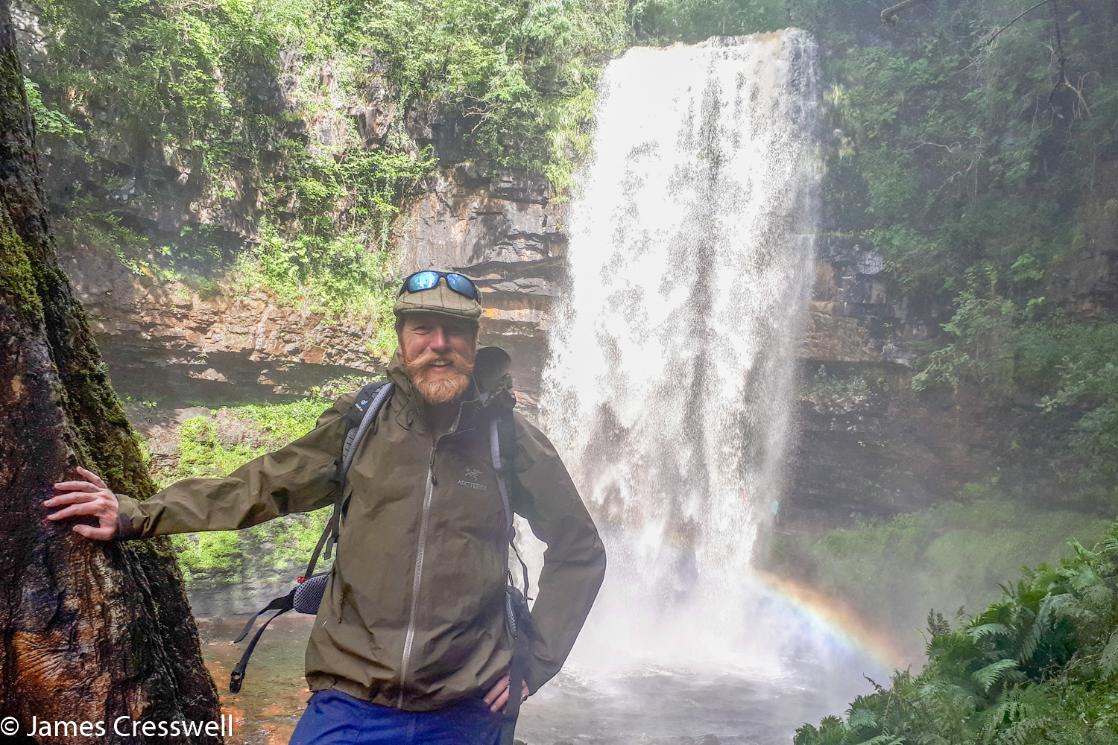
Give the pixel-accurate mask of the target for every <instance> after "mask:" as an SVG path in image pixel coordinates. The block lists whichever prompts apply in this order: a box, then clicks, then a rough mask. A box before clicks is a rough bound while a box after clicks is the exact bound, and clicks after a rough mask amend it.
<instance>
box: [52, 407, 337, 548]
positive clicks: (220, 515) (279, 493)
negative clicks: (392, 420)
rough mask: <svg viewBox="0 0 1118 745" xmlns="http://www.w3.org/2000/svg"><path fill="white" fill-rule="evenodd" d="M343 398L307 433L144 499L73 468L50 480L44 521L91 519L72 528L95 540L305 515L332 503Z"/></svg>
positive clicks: (240, 525)
mask: <svg viewBox="0 0 1118 745" xmlns="http://www.w3.org/2000/svg"><path fill="white" fill-rule="evenodd" d="M352 398H353V397H352V396H347V397H343V398H342V399H341V400H339V401H338V402H337V403H336V404H334V406H333V407H332V408H330V409H328V410H327V411H326V412H325V413H324V414H323V415H322V416H320V417H319V419H318V424H317V426H316V427H315V429H313V430H312V431H311V432H309V433H308V434H306V435H304V436H303V437H300V438H299V439H298V440H295V441H294V442H292V443H291V444H290V445H287V446H286V447H283V448H280V449H279V450H276V451H274V452H271V453H266V454H264V455H262V456H260V457H259V458H256V459H255V460H252V461H249V462H248V463H246V464H245V465H243V466H241V467H240V468H238V469H237V470H235V471H233V473H231V474H229V475H228V476H227V477H225V478H208V479H207V478H195V479H183V480H182V481H178V482H176V483H174V484H172V485H171V486H169V487H167V488H166V489H163V490H162V491H160V492H158V493H156V494H154V495H153V496H152V497H151V498H150V499H147V500H144V501H140V500H138V499H133V498H132V497H129V496H125V495H123V494H113V492H112V491H111V490H110V489H109V488H108V487H107V486H106V485H105V483H104V482H103V481H102V480H101V479H100V478H99V477H98V476H97V475H96V474H94V473H92V472H90V471H88V470H86V469H84V468H79V469H78V471H77V476H79V477H80V478H77V479H75V480H73V481H64V482H60V483H58V484H55V485H54V486H55V495H54V496H53V497H51V498H50V499H48V500H46V501H45V502H44V503H43V505H44V506H45V507H46V508H48V509H50V510H53V511H52V512H51V513H50V514H48V516H47V518H48V519H50V520H66V519H72V518H90V517H92V518H95V519H96V520H97V521H98V524H97V526H92V525H83V524H77V525H74V527H73V529H74V532H75V533H79V534H80V535H83V536H85V537H87V538H92V539H95V540H111V539H113V538H116V539H120V540H125V539H130V538H151V537H153V536H157V535H168V534H171V533H191V532H195V531H202V530H237V529H240V528H247V527H250V526H252V525H257V524H259V523H262V522H264V521H266V520H271V519H272V518H275V517H279V516H280V515H286V514H288V513H290V512H308V511H310V510H313V509H317V508H319V507H323V506H325V505H327V504H329V503H330V500H331V498H332V497H333V493H334V481H333V479H334V476H335V459H336V458H337V457H338V454H339V453H340V452H341V447H342V439H343V438H344V436H345V418H344V416H343V412H344V411H345V410H346V408H347V407H348V405H349V404H350V403H351V402H352Z"/></svg>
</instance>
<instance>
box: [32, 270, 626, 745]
mask: <svg viewBox="0 0 1118 745" xmlns="http://www.w3.org/2000/svg"><path fill="white" fill-rule="evenodd" d="M393 310H394V312H395V314H396V319H397V320H396V332H397V340H398V342H399V349H398V350H397V353H396V355H395V357H394V358H393V361H392V364H391V366H390V368H389V371H388V376H389V379H390V380H391V381H392V383H394V384H395V389H394V391H393V393H392V396H391V398H390V399H389V400H388V402H387V403H386V404H385V406H384V408H383V409H382V410H381V412H380V414H379V416H378V417H377V421H376V423H375V429H373V430H372V431H371V434H370V435H369V436H368V437H366V438H365V439H364V440H363V441H362V442H361V444H360V445H359V446H358V449H357V451H356V453H355V457H354V460H353V465H352V466H351V468H350V470H349V473H348V478H347V481H346V490H347V492H348V496H349V502H348V506H347V509H346V512H345V518H344V520H343V521H342V525H341V533H340V539H339V543H338V553H337V557H336V559H335V562H334V568H333V571H332V574H331V577H330V582H329V585H328V586H327V588H326V594H325V596H324V598H323V600H322V604H321V606H320V608H319V611H318V616H317V617H316V619H315V624H314V630H313V631H312V632H311V638H310V643H309V646H308V648H307V655H306V674H307V682H308V683H309V685H310V688H311V690H312V691H313V692H314V694H313V695H312V697H311V699H310V701H309V703H308V706H307V710H306V712H304V714H303V717H302V718H301V719H300V722H299V725H298V727H297V728H296V730H295V734H294V735H293V737H292V743H297V744H298V745H309V744H310V743H314V745H331V744H333V743H339V744H340V743H343V742H344V743H347V745H348V744H349V743H362V744H365V743H367V744H370V745H371V744H373V743H403V742H417V743H420V742H422V743H445V744H446V745H467V744H473V743H478V744H480V743H486V744H487V745H489V744H491V743H494V742H496V740H497V737H498V735H499V730H500V725H501V716H500V712H502V711H503V710H504V707H505V704H506V703H507V701H508V697H509V691H508V675H507V672H508V669H509V664H510V659H511V650H510V640H509V638H508V634H507V633H506V631H505V627H504V607H505V606H504V596H505V573H506V568H507V549H508V536H507V533H506V528H505V516H504V508H503V505H502V501H501V497H500V495H499V492H498V486H497V478H496V474H495V472H494V469H493V466H492V461H491V456H490V441H489V436H488V432H489V427H488V426H487V425H488V421H489V420H488V418H487V417H490V416H493V415H494V412H493V411H492V410H491V407H490V406H487V404H488V403H489V402H490V401H493V400H494V398H493V397H490V396H486V395H482V394H483V393H486V391H482V390H480V389H479V383H478V381H477V380H476V379H475V377H474V376H473V367H474V361H475V358H476V353H477V332H478V319H479V317H480V316H481V312H482V308H481V303H480V296H479V293H478V291H477V288H476V287H475V286H474V284H473V283H472V282H471V281H470V280H469V279H467V278H466V277H465V276H463V275H461V274H455V273H448V272H436V271H424V272H417V273H415V274H413V275H411V276H410V277H408V278H407V279H406V280H405V281H404V284H403V287H401V289H400V293H399V296H398V297H397V300H396V303H395V306H394V309H393ZM483 384H484V383H483ZM355 396H356V394H350V395H348V396H344V397H342V398H341V399H340V400H339V401H338V402H337V403H335V404H334V406H333V408H331V409H330V410H328V411H327V412H326V413H324V414H323V415H322V416H321V417H320V418H319V420H318V424H317V426H316V428H315V429H314V430H313V431H312V432H310V433H309V434H307V435H306V436H304V437H302V438H300V439H298V440H296V441H295V442H293V443H291V444H290V445H288V446H287V447H284V448H282V449H280V450H278V451H276V452H274V453H269V454H267V455H263V456H261V457H259V458H257V459H256V460H254V461H252V462H250V463H247V464H245V465H244V466H241V467H240V468H238V469H237V470H236V471H234V472H233V473H232V474H230V475H229V476H228V477H227V478H222V479H185V480H183V481H180V482H178V483H176V484H174V485H172V486H171V487H169V488H167V489H164V490H163V491H161V492H159V493H158V494H156V495H154V496H153V497H152V498H151V499H149V500H147V501H144V502H140V501H137V500H135V499H132V498H130V497H127V496H124V495H114V494H113V493H112V491H111V490H110V489H109V488H108V487H107V486H106V485H105V484H104V482H103V481H101V479H100V478H98V477H97V476H96V475H95V474H93V473H92V472H90V471H87V470H85V469H78V473H79V475H80V477H81V478H80V479H76V480H74V481H66V482H62V483H59V484H55V491H56V495H55V496H53V497H52V498H50V499H48V500H47V501H46V502H45V503H44V504H45V506H46V507H48V508H50V509H52V510H55V511H54V512H52V513H50V514H49V518H50V519H51V520H66V519H71V518H84V519H85V520H86V522H88V519H89V518H91V517H92V518H96V521H97V525H96V526H94V525H90V524H85V523H79V524H75V525H74V526H73V530H74V531H75V532H77V533H79V534H81V535H83V536H86V537H88V538H92V539H96V540H110V539H113V538H118V539H129V538H148V537H151V536H157V535H165V534H169V533H181V532H190V531H198V530H227V529H239V528H247V527H249V526H252V525H256V524H258V523H261V522H263V521H265V520H270V519H272V518H274V517H278V516H280V515H285V514H288V513H290V512H305V511H308V510H314V509H317V508H319V507H323V506H325V505H327V504H330V503H331V502H332V501H333V499H334V480H333V479H334V476H335V460H336V459H337V458H338V457H339V454H340V452H341V449H342V440H343V437H344V431H345V422H344V415H345V413H346V412H347V411H348V410H349V409H350V407H351V406H352V405H353V402H354V401H355ZM515 431H516V442H515V458H514V469H515V474H514V475H513V477H512V478H510V482H511V484H510V486H511V491H512V492H513V493H512V494H511V495H510V499H511V500H512V503H513V508H514V510H515V512H517V513H518V514H520V515H522V516H524V517H525V518H526V519H527V520H528V523H529V524H530V525H531V527H532V531H533V532H534V533H535V534H536V535H537V536H538V537H539V538H540V539H542V540H543V541H544V542H546V543H547V545H548V548H547V552H546V553H545V555H544V566H543V571H542V573H541V575H540V579H539V587H538V592H537V595H538V596H537V598H536V602H535V605H534V607H533V610H532V619H533V627H534V632H533V635H532V642H531V654H530V655H529V658H528V659H527V661H526V672H525V676H524V677H525V684H524V687H523V690H522V691H521V692H520V695H521V697H522V698H523V697H525V696H527V695H529V694H530V693H534V692H535V691H536V690H537V689H538V688H539V687H540V686H541V685H543V683H544V682H546V681H547V680H548V679H550V678H551V677H552V676H553V675H555V673H556V672H558V670H559V668H560V667H561V666H562V664H563V661H564V660H565V659H566V657H567V654H568V652H570V649H571V647H572V646H573V644H574V641H575V637H576V636H577V634H578V632H579V630H580V629H581V627H582V623H583V621H584V620H585V618H586V614H587V613H588V612H589V610H590V606H591V604H592V603H593V601H594V597H595V596H596V594H597V591H598V588H599V586H600V584H601V581H602V577H603V574H604V572H605V553H604V550H603V548H602V544H601V541H600V540H599V538H598V533H597V531H596V530H595V527H594V524H593V522H592V521H591V519H590V516H589V514H588V513H587V511H586V508H585V507H584V506H583V504H582V501H581V499H580V498H579V496H578V493H577V491H576V490H575V487H574V484H573V483H572V481H571V478H570V476H569V475H568V473H567V471H566V469H565V468H564V466H563V464H562V462H561V461H560V459H559V457H558V455H557V454H556V452H555V450H554V448H553V447H552V445H551V443H550V442H548V440H547V438H546V437H544V435H543V434H542V433H540V431H539V430H538V429H536V428H535V427H533V426H532V425H531V424H529V423H528V422H526V421H525V420H524V419H523V418H522V417H520V416H519V415H515Z"/></svg>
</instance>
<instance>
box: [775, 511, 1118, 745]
mask: <svg viewBox="0 0 1118 745" xmlns="http://www.w3.org/2000/svg"><path fill="white" fill-rule="evenodd" d="M1071 551H1072V556H1071V557H1069V558H1067V559H1064V560H1062V561H1061V562H1059V563H1058V564H1057V565H1055V566H1045V565H1042V566H1041V567H1039V568H1038V569H1035V570H1029V571H1026V573H1025V576H1024V577H1023V578H1022V579H1021V580H1019V581H1018V582H1017V583H1015V584H1013V585H1012V586H1008V587H1005V588H1003V594H1002V597H1001V599H1000V600H998V601H997V602H995V603H993V604H992V605H990V606H988V607H987V608H986V609H985V610H983V611H982V612H981V613H979V614H978V615H975V616H973V617H971V618H969V619H966V620H963V621H962V622H961V623H960V624H959V625H958V626H957V627H956V628H954V629H953V628H951V626H950V625H949V624H947V623H946V622H944V621H943V619H942V617H941V616H938V615H936V614H932V615H931V616H930V617H929V628H928V634H929V638H928V645H927V652H928V663H927V666H926V667H925V668H924V670H923V671H922V672H921V673H920V674H919V675H912V674H911V673H909V672H898V673H895V674H894V676H893V680H892V687H891V688H890V689H885V688H883V687H880V686H879V687H877V690H876V691H875V692H874V693H871V694H870V695H868V696H861V697H859V698H858V699H856V700H855V701H854V702H853V703H852V704H851V706H850V709H849V710H848V712H847V717H846V719H845V720H843V719H840V718H838V717H828V718H826V719H824V720H823V721H822V722H821V723H820V725H819V726H818V727H816V726H814V725H810V724H805V725H804V726H802V727H801V728H800V729H799V730H797V732H796V736H795V738H794V743H795V745H855V744H856V743H857V744H860V745H865V743H870V742H872V743H906V744H907V743H914V744H921V745H922V744H924V743H928V744H929V745H930V744H932V743H934V744H935V745H991V744H994V743H997V744H1006V745H1009V744H1014V745H1034V744H1035V745H1040V744H1041V743H1058V744H1060V745H1072V743H1077V744H1087V745H1103V744H1104V743H1113V742H1115V740H1116V738H1118V685H1116V683H1115V681H1114V678H1113V672H1114V668H1113V666H1114V664H1115V663H1114V660H1113V657H1114V655H1115V653H1114V652H1113V650H1112V647H1114V646H1115V645H1114V639H1115V638H1118V594H1116V593H1115V590H1114V588H1115V586H1116V585H1118V523H1116V524H1113V525H1111V526H1110V528H1109V531H1108V532H1107V533H1106V535H1105V536H1104V538H1103V540H1102V541H1101V542H1100V543H1099V544H1098V545H1097V546H1096V547H1095V548H1094V549H1090V550H1089V549H1086V548H1084V547H1083V546H1082V545H1080V544H1078V543H1075V542H1072V544H1071Z"/></svg>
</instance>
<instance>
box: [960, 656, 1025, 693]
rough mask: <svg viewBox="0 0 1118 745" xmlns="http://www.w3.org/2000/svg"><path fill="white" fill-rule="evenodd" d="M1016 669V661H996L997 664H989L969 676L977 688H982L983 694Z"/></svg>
mask: <svg viewBox="0 0 1118 745" xmlns="http://www.w3.org/2000/svg"><path fill="white" fill-rule="evenodd" d="M1016 669H1017V660H1010V659H1006V660H998V661H997V662H993V663H990V664H989V665H987V666H986V667H984V668H982V669H980V670H976V671H975V672H974V674H973V675H972V676H971V677H972V678H973V679H974V681H975V682H976V683H978V685H979V687H981V688H982V692H983V693H989V692H990V689H991V688H993V687H994V685H995V684H996V683H997V682H998V681H999V680H1001V679H1002V678H1004V677H1005V676H1006V675H1007V674H1008V673H1009V672H1010V671H1011V670H1016Z"/></svg>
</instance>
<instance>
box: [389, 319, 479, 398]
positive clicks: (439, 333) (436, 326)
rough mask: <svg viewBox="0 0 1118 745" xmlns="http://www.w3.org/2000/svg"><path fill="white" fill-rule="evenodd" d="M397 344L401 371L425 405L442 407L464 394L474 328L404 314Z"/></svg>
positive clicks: (470, 366)
mask: <svg viewBox="0 0 1118 745" xmlns="http://www.w3.org/2000/svg"><path fill="white" fill-rule="evenodd" d="M399 342H400V356H401V357H402V358H403V361H404V371H405V372H406V373H407V375H408V378H409V379H410V380H411V382H412V385H414V386H415V389H416V390H417V391H419V395H420V396H422V397H423V399H424V400H425V401H427V403H429V404H444V403H447V402H450V401H453V400H455V399H457V398H458V397H459V396H461V395H462V394H463V393H465V391H466V387H467V386H468V385H469V384H470V375H471V374H472V373H473V371H474V357H475V356H476V354H477V327H476V326H474V325H473V324H471V323H468V322H466V321H460V320H458V319H455V318H450V317H448V316H441V315H437V314H434V313H408V314H407V315H405V316H404V325H403V326H402V327H401V328H400V333H399Z"/></svg>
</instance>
